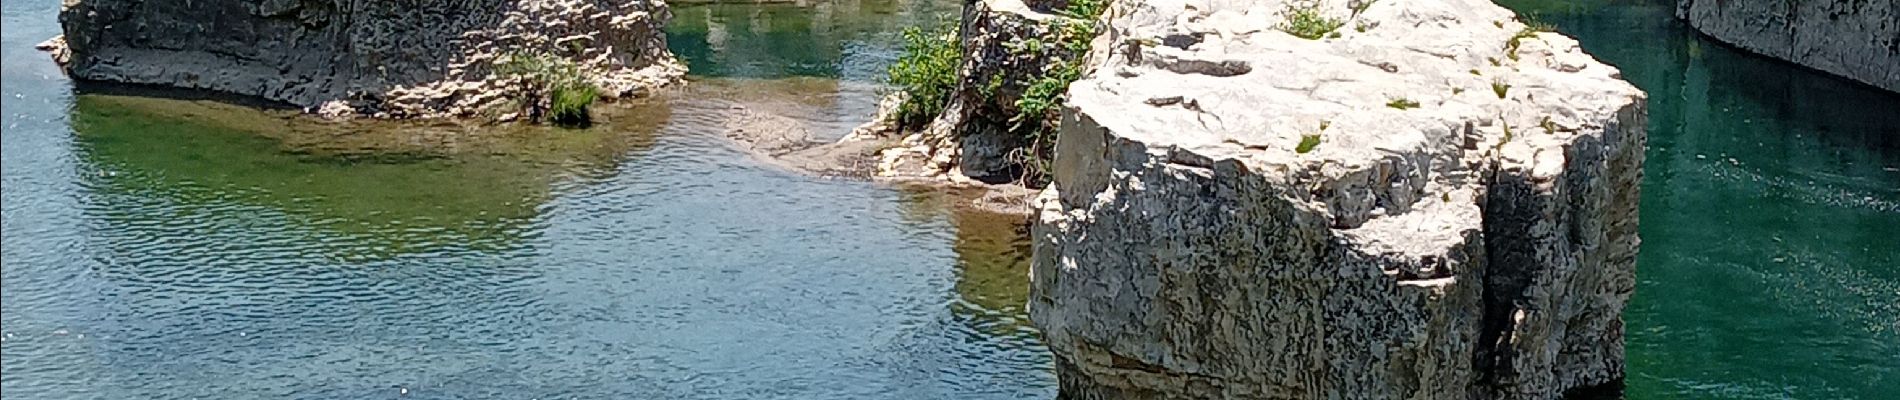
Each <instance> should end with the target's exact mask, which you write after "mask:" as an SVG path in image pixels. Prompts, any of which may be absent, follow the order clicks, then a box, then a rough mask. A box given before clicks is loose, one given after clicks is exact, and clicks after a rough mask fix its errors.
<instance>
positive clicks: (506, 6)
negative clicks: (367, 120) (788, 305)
mask: <svg viewBox="0 0 1900 400" xmlns="http://www.w3.org/2000/svg"><path fill="white" fill-rule="evenodd" d="M671 17H672V14H671V12H670V11H668V9H667V6H666V3H665V2H664V1H663V0H461V1H354V2H343V1H338V0H263V1H238V0H197V1H141V0H69V1H68V2H67V4H66V5H65V8H64V10H63V11H62V12H61V13H60V22H61V24H62V25H63V26H64V28H65V29H64V30H65V35H64V38H63V41H64V43H63V44H62V43H60V40H54V41H50V42H49V43H48V45H47V47H49V48H54V49H55V51H56V53H55V59H58V60H63V61H64V62H65V63H66V65H67V67H68V69H69V72H70V73H71V74H72V76H73V77H75V78H77V79H82V80H92V81H111V82H123V83H137V84H154V85H161V86H170V87H180V88H189V89H208V90H214V91H220V92H228V93H234V94H239V95H246V96H257V97H261V98H264V99H269V100H274V101H279V102H284V103H288V104H291V105H295V106H298V107H302V108H304V109H306V110H309V111H313V112H319V113H323V114H327V115H339V116H341V115H368V116H376V117H392V118H413V117H445V116H452V117H469V116H476V115H477V114H479V113H483V112H486V111H490V109H491V108H493V107H496V106H500V105H503V104H506V102H508V101H513V100H514V97H515V96H513V95H512V94H513V93H515V92H517V91H519V90H522V88H521V86H522V85H521V84H520V82H517V81H516V80H514V79H507V78H506V77H504V76H498V75H497V74H494V73H493V72H494V63H495V62H496V61H499V60H501V59H503V58H505V57H508V56H509V55H511V54H514V53H530V54H551V55H554V56H557V57H561V58H566V59H570V60H573V61H575V62H576V63H578V64H580V65H581V66H582V67H583V68H586V69H588V70H590V71H591V72H593V75H595V76H594V81H595V82H594V83H595V84H596V86H599V87H600V88H601V89H602V94H603V95H605V96H606V97H609V98H614V97H629V96H639V95H643V94H645V93H647V92H649V91H651V90H652V89H653V88H655V87H657V86H659V85H663V84H666V83H669V82H672V81H674V80H676V79H678V78H679V76H680V75H682V74H683V73H684V72H685V67H684V66H682V65H680V64H679V62H678V61H676V60H674V58H673V55H672V53H671V52H670V51H668V50H667V47H666V39H665V36H664V35H665V33H664V32H662V30H661V29H662V28H663V27H664V26H665V24H666V22H667V20H668V19H670V18H671ZM61 45H63V46H64V48H58V47H60V46H61Z"/></svg>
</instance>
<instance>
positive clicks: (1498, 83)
mask: <svg viewBox="0 0 1900 400" xmlns="http://www.w3.org/2000/svg"><path fill="white" fill-rule="evenodd" d="M1491 92H1492V93H1497V94H1498V98H1500V99H1502V98H1504V95H1505V94H1507V93H1510V92H1511V85H1509V84H1505V83H1504V81H1502V80H1492V81H1491Z"/></svg>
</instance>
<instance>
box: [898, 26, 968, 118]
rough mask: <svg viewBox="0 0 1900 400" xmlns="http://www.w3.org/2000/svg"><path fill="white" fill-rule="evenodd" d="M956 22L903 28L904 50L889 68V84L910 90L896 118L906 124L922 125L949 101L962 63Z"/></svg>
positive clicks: (941, 111) (900, 105) (941, 110)
mask: <svg viewBox="0 0 1900 400" xmlns="http://www.w3.org/2000/svg"><path fill="white" fill-rule="evenodd" d="M958 43H959V41H958V40H957V25H956V24H952V23H947V22H938V23H937V26H936V27H934V28H930V29H925V28H919V27H910V28H905V29H904V50H903V53H901V54H900V55H898V57H897V63H895V64H891V67H890V69H889V70H888V71H886V72H887V73H888V74H889V79H890V83H891V84H893V85H896V86H897V87H898V88H900V89H902V90H903V91H904V92H906V93H909V94H910V97H908V98H906V99H905V100H904V102H903V104H899V105H898V107H897V120H898V122H899V123H902V124H904V125H905V126H921V125H923V124H924V123H925V122H928V121H929V120H930V119H931V118H934V117H936V116H937V114H941V113H943V108H944V106H945V105H946V103H948V102H949V101H950V93H951V91H953V90H955V89H956V85H957V68H958V67H959V66H961V65H962V64H963V51H962V50H961V49H959V48H958Z"/></svg>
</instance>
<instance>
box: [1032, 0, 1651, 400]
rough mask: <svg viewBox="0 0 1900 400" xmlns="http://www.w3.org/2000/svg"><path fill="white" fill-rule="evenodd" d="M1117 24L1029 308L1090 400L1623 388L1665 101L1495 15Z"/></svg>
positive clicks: (1126, 8)
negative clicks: (1642, 189)
mask: <svg viewBox="0 0 1900 400" xmlns="http://www.w3.org/2000/svg"><path fill="white" fill-rule="evenodd" d="M1308 4H1312V3H1299V4H1288V3H1286V2H1283V1H1281V0H1148V1H1141V2H1120V3H1117V4H1116V5H1115V6H1114V7H1113V8H1111V9H1110V11H1109V15H1110V16H1111V18H1109V24H1110V26H1109V28H1108V29H1107V32H1106V33H1105V34H1104V35H1103V36H1101V37H1099V38H1097V40H1096V42H1095V44H1094V48H1095V49H1096V51H1095V52H1094V53H1093V54H1091V55H1090V56H1089V57H1090V63H1091V64H1090V65H1092V66H1094V69H1093V71H1092V72H1090V73H1089V75H1088V76H1086V77H1085V78H1084V79H1083V80H1080V81H1078V82H1076V83H1075V84H1074V85H1073V86H1071V87H1070V91H1069V96H1070V99H1069V104H1068V105H1067V108H1066V110H1065V111H1064V113H1063V120H1062V122H1061V131H1060V135H1059V137H1060V139H1059V141H1058V143H1057V144H1056V158H1055V164H1054V167H1053V174H1054V176H1053V183H1052V184H1051V186H1050V187H1049V189H1048V190H1046V191H1044V192H1043V194H1042V197H1041V198H1040V199H1039V201H1040V208H1041V209H1040V213H1039V215H1038V218H1037V219H1038V220H1037V222H1036V225H1035V227H1034V228H1033V235H1034V236H1035V237H1034V240H1035V250H1034V253H1035V255H1034V262H1033V266H1032V267H1031V280H1032V283H1031V296H1030V300H1029V310H1030V316H1031V318H1032V320H1033V321H1034V323H1035V324H1036V325H1037V326H1038V327H1040V328H1041V329H1042V330H1043V333H1044V335H1045V341H1046V342H1047V344H1048V346H1049V348H1050V350H1052V352H1053V353H1054V355H1055V357H1056V360H1057V373H1058V375H1059V379H1060V385H1061V391H1062V394H1063V396H1064V397H1065V398H1075V399H1159V398H1175V399H1181V398H1223V399H1327V398H1332V399H1400V398H1403V399H1550V398H1558V397H1561V396H1563V395H1565V394H1566V393H1576V392H1578V391H1583V390H1590V389H1593V388H1605V387H1614V386H1616V385H1617V384H1618V383H1620V382H1621V379H1622V377H1623V373H1624V372H1623V323H1622V310H1623V307H1624V304H1625V303H1626V301H1627V299H1628V296H1629V295H1630V293H1631V291H1632V290H1633V288H1634V275H1633V274H1634V263H1635V257H1636V252H1637V247H1638V242H1639V240H1638V238H1637V231H1636V226H1637V199H1638V187H1639V183H1640V181H1641V179H1642V162H1643V147H1644V142H1645V138H1646V134H1645V118H1646V117H1645V112H1646V111H1645V101H1646V100H1645V97H1644V94H1643V93H1642V92H1641V91H1639V90H1638V89H1636V88H1635V87H1633V86H1631V85H1629V84H1628V83H1626V82H1624V81H1622V80H1621V79H1620V75H1619V73H1618V71H1617V70H1616V69H1615V68H1613V67H1610V66H1608V65H1605V64H1603V63H1600V62H1598V61H1597V60H1595V59H1593V58H1592V57H1590V56H1589V55H1588V54H1585V53H1583V51H1582V50H1580V49H1579V47H1578V45H1577V43H1576V42H1575V41H1573V40H1571V39H1569V38H1566V37H1564V36H1561V35H1558V34H1554V33H1534V32H1529V31H1526V30H1524V28H1525V25H1524V24H1522V23H1520V22H1517V21H1516V19H1515V17H1514V15H1513V14H1512V13H1511V12H1510V11H1508V10H1505V9H1503V8H1500V7H1498V6H1496V5H1494V4H1492V3H1490V2H1488V1H1483V0H1414V1H1403V2H1397V1H1380V2H1376V3H1369V4H1370V5H1369V6H1365V7H1364V8H1363V10H1362V11H1357V12H1356V11H1354V10H1353V8H1355V7H1354V6H1361V4H1359V3H1357V2H1354V3H1352V4H1348V3H1347V2H1343V1H1341V2H1335V1H1325V2H1321V3H1319V4H1318V8H1317V9H1315V10H1316V11H1318V12H1320V13H1321V14H1323V15H1325V16H1327V17H1330V18H1336V19H1338V20H1340V21H1341V22H1343V25H1342V26H1341V27H1340V28H1339V29H1338V30H1336V31H1334V33H1336V34H1327V35H1323V37H1322V38H1321V39H1317V40H1309V39H1302V38H1299V37H1295V36H1293V35H1290V34H1288V33H1286V32H1284V31H1282V29H1281V28H1286V27H1288V26H1289V25H1287V24H1288V23H1289V22H1288V21H1289V20H1290V18H1291V15H1290V14H1292V13H1293V11H1295V10H1296V7H1301V6H1305V5H1308Z"/></svg>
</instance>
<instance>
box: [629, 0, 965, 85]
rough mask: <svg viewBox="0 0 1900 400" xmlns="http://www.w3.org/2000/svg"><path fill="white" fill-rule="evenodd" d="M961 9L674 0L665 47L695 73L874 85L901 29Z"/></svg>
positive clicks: (865, 0)
mask: <svg viewBox="0 0 1900 400" xmlns="http://www.w3.org/2000/svg"><path fill="white" fill-rule="evenodd" d="M801 3H804V2H801ZM961 6H962V2H959V1H951V0H841V1H814V2H809V3H807V4H800V3H767V4H754V3H750V2H737V3H724V4H721V3H718V2H715V3H712V4H685V5H675V7H674V9H673V22H672V23H671V24H670V25H668V26H667V28H666V31H667V44H668V46H669V47H671V48H672V49H673V52H674V53H675V54H678V55H679V56H680V57H681V58H685V59H686V62H687V66H688V68H689V69H690V70H691V71H692V74H693V75H696V76H703V77H748V78H779V77H788V76H810V77H825V78H837V79H843V80H847V81H858V82H871V81H875V80H877V79H878V78H880V77H882V76H883V75H884V67H885V66H887V65H890V63H891V61H892V60H895V59H896V58H897V56H896V54H897V49H898V48H900V47H901V43H902V41H901V40H899V39H898V33H899V32H902V31H903V29H904V28H905V27H908V26H913V25H916V24H920V23H927V22H936V21H939V20H940V18H942V17H944V16H946V15H952V14H955V13H956V12H958V10H959V9H960V8H959V7H961Z"/></svg>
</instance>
